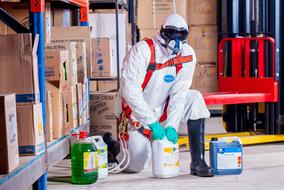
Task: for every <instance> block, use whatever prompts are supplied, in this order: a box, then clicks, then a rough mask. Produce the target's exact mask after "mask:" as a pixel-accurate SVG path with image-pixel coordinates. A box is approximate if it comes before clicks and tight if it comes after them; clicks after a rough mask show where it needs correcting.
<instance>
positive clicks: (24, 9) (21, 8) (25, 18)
mask: <svg viewBox="0 0 284 190" xmlns="http://www.w3.org/2000/svg"><path fill="white" fill-rule="evenodd" d="M18 2H20V1H18ZM0 8H2V9H3V10H5V11H7V12H8V13H9V14H10V15H12V16H13V17H14V18H15V19H16V20H17V21H19V22H20V23H21V24H22V25H23V26H25V27H26V28H29V11H30V5H29V3H27V2H21V3H11V2H8V1H7V3H5V2H2V3H1V4H0ZM44 21H45V23H44V27H45V30H44V32H45V35H44V37H45V42H50V34H51V26H52V22H53V18H52V11H51V6H50V2H46V3H45V11H44ZM0 34H16V32H15V31H13V30H12V29H11V28H9V27H8V26H7V25H6V24H4V23H2V22H0Z"/></svg>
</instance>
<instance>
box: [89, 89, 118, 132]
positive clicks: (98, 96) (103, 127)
mask: <svg viewBox="0 0 284 190" xmlns="http://www.w3.org/2000/svg"><path fill="white" fill-rule="evenodd" d="M116 96H117V93H99V92H98V93H94V94H91V95H90V130H91V133H92V135H93V134H94V135H102V134H103V133H105V132H111V133H112V134H113V136H114V137H116V136H117V119H116V116H115V100H116Z"/></svg>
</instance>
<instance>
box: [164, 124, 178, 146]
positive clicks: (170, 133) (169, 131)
mask: <svg viewBox="0 0 284 190" xmlns="http://www.w3.org/2000/svg"><path fill="white" fill-rule="evenodd" d="M165 132H166V137H167V139H168V140H169V141H172V142H173V143H174V144H176V143H177V141H178V134H177V131H176V130H175V128H173V127H170V126H168V127H167V128H166V130H165Z"/></svg>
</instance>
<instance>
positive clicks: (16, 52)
mask: <svg viewBox="0 0 284 190" xmlns="http://www.w3.org/2000/svg"><path fill="white" fill-rule="evenodd" d="M37 45H38V35H37V36H36V38H35V40H34V43H33V40H32V35H31V34H9V35H0V46H1V47H3V48H1V49H0V92H1V93H16V102H38V101H39V83H38V67H37V54H36V51H37Z"/></svg>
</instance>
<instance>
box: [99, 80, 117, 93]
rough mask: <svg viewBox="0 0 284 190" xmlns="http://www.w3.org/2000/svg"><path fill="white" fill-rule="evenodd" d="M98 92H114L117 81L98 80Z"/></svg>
mask: <svg viewBox="0 0 284 190" xmlns="http://www.w3.org/2000/svg"><path fill="white" fill-rule="evenodd" d="M98 91H99V92H115V91H117V80H98Z"/></svg>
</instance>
